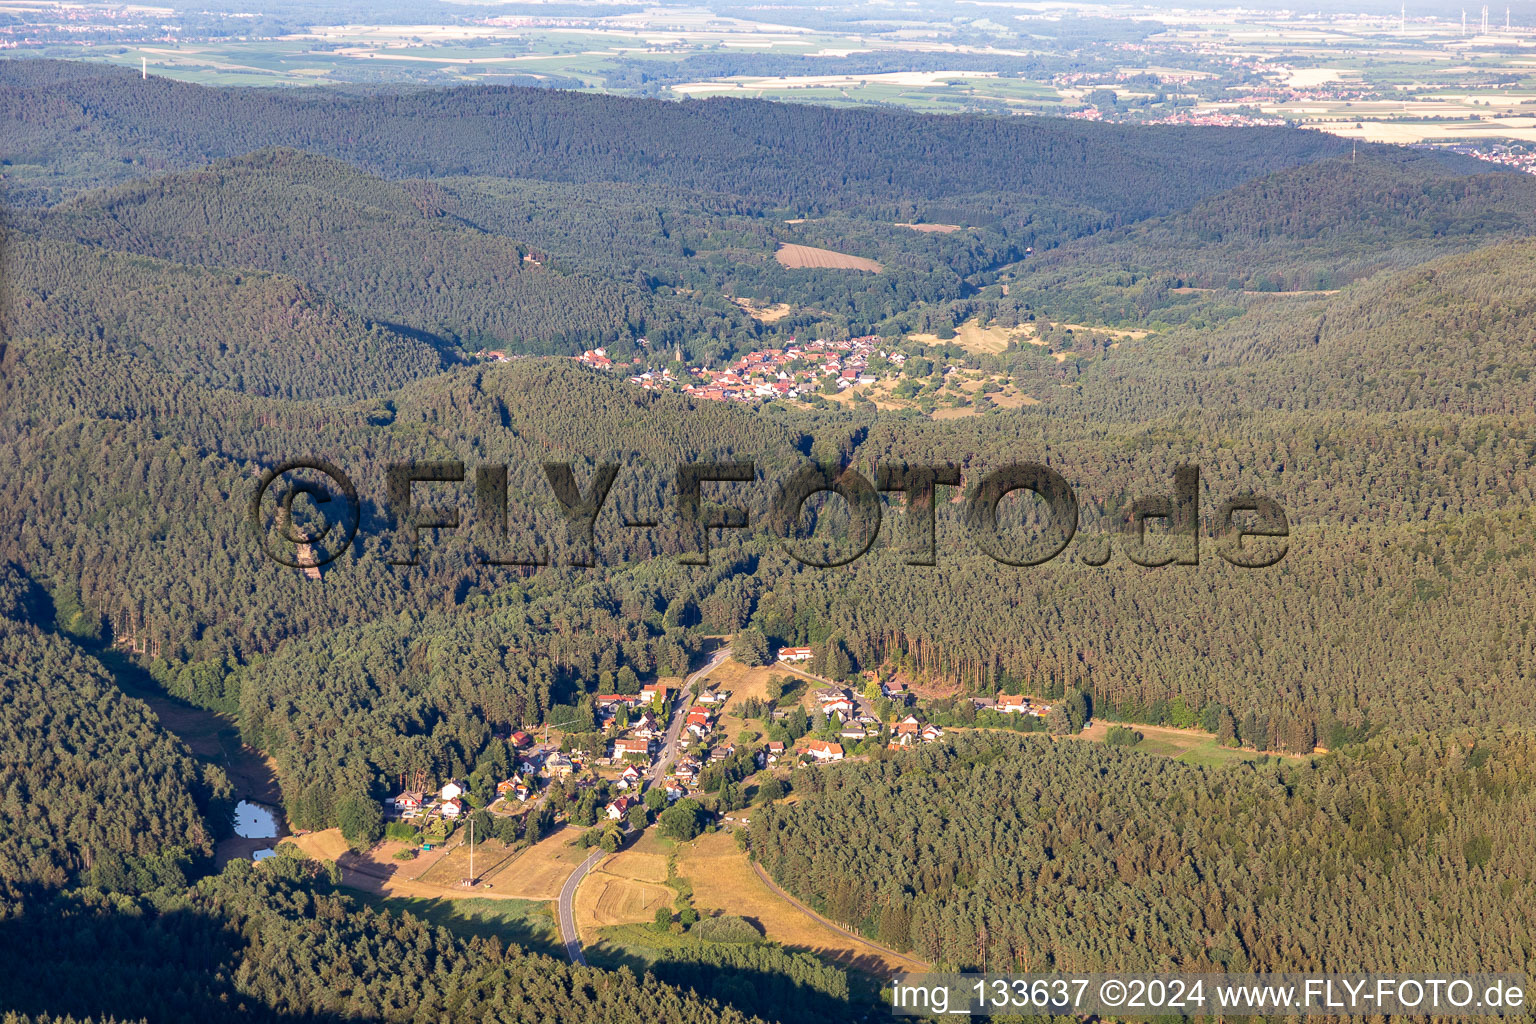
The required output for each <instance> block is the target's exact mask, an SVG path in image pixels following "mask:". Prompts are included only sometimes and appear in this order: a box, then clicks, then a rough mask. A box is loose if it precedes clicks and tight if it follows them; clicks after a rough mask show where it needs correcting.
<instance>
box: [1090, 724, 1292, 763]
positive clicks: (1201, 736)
mask: <svg viewBox="0 0 1536 1024" xmlns="http://www.w3.org/2000/svg"><path fill="white" fill-rule="evenodd" d="M1118 724H1121V723H1118V722H1104V721H1101V720H1095V721H1094V723H1093V724H1092V725H1090V726H1088V728H1086V729H1084V730H1083V731H1082V732H1081V733H1079V734H1078V735H1079V737H1080V738H1082V739H1085V740H1089V741H1092V742H1099V743H1102V742H1103V741H1104V739H1105V738H1106V737H1107V736H1108V734H1109V727H1110V726H1111V725H1118ZM1126 727H1127V728H1130V729H1135V730H1136V731H1137V732H1139V733H1141V735H1142V739H1141V742H1140V743H1137V744H1136V745H1135V746H1134V747H1132V748H1131V749H1132V750H1139V751H1141V752H1142V753H1144V754H1155V755H1157V756H1159V757H1171V758H1173V759H1174V760H1175V761H1183V762H1184V763H1185V764H1196V765H1200V766H1202V767H1205V768H1218V767H1220V766H1222V765H1227V764H1232V763H1234V762H1237V761H1256V760H1258V759H1259V758H1261V757H1283V758H1285V759H1287V760H1292V761H1299V760H1301V759H1303V758H1305V757H1307V756H1308V755H1306V754H1280V753H1275V752H1272V751H1271V752H1260V751H1257V750H1243V749H1240V748H1235V747H1224V746H1222V745H1221V743H1220V742H1219V741H1218V740H1217V739H1216V737H1215V736H1212V735H1211V734H1210V733H1207V732H1201V731H1200V730H1198V729H1173V728H1169V727H1168V726H1162V725H1135V724H1127V726H1126Z"/></svg>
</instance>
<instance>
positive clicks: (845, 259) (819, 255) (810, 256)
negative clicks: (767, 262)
mask: <svg viewBox="0 0 1536 1024" xmlns="http://www.w3.org/2000/svg"><path fill="white" fill-rule="evenodd" d="M773 258H774V259H776V260H778V261H779V262H780V263H782V264H783V265H784V266H786V267H790V268H792V269H803V268H807V267H813V268H817V269H828V270H868V271H870V272H871V273H875V274H878V273H880V269H881V268H880V264H878V263H876V262H875V261H874V260H867V259H865V258H864V257H862V256H849V255H848V254H847V253H844V252H834V251H833V250H831V249H818V248H816V247H815V246H811V245H791V244H785V245H781V246H779V251H778V252H776V253H774V254H773Z"/></svg>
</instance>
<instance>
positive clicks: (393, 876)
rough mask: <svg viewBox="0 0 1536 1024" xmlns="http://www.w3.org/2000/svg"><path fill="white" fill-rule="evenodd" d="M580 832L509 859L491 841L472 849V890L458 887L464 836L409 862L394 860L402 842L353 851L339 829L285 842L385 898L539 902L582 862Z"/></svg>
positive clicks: (559, 835)
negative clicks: (476, 882)
mask: <svg viewBox="0 0 1536 1024" xmlns="http://www.w3.org/2000/svg"><path fill="white" fill-rule="evenodd" d="M580 831H581V830H580V829H576V828H572V827H566V828H563V829H561V830H560V831H558V832H555V833H554V834H552V835H550V836H548V837H546V838H545V839H543V840H541V841H540V842H538V843H537V844H535V845H533V846H531V847H528V848H527V849H525V850H523V851H522V852H521V853H519V854H516V855H511V854H510V853H509V851H508V850H507V849H506V847H504V846H502V844H501V843H499V842H497V841H495V840H487V841H486V842H484V843H482V844H480V845H479V846H477V847H476V848H475V868H476V872H477V873H478V874H479V876H480V884H479V885H478V886H476V888H475V889H474V890H473V892H471V891H470V890H468V889H465V888H463V887H462V886H460V884H459V883H460V881H461V880H462V879H464V878H465V877H467V876H468V875H469V849H468V847H466V846H465V845H464V844H463V842H462V841H461V838H462V833H461V834H459V835H455V837H454V838H453V839H452V840H450V845H449V847H448V848H447V849H439V850H432V851H430V852H423V853H418V854H417V855H416V857H415V858H413V859H411V860H403V861H402V860H395V854H397V853H399V852H400V851H402V850H405V849H407V848H408V846H407V844H405V843H401V842H385V843H380V844H379V845H378V846H376V847H374V848H373V849H372V850H369V851H367V852H365V853H357V852H354V851H353V850H352V849H351V848H350V847H348V845H347V842H346V840H344V839H342V837H341V830H340V829H334V828H331V829H326V830H324V831H322V832H310V833H307V834H305V835H302V836H290V837H288V838H286V839H284V840H283V842H284V843H292V844H293V845H295V846H297V847H298V848H299V849H300V850H302V851H304V853H305V854H306V855H307V856H309V857H312V858H314V859H316V860H330V861H335V862H336V864H337V865H338V866H339V867H340V868H341V874H342V881H343V883H344V884H346V885H348V886H351V887H352V888H355V889H361V890H363V891H366V892H373V893H378V894H380V895H385V896H410V897H431V898H435V899H469V898H473V897H479V898H484V899H521V900H534V901H538V902H542V901H546V900H553V899H557V898H558V897H559V895H560V886H561V885H562V884H563V883H564V882H565V879H566V876H567V875H569V874H570V873H571V871H572V870H573V869H574V868H575V867H576V866H577V865H578V864H580V863H581V861H582V858H583V857H584V856H585V855H586V852H587V851H585V850H580V849H577V848H576V847H574V846H572V845H571V843H572V841H573V840H574V839H575V838H576V836H577V835H579V834H580Z"/></svg>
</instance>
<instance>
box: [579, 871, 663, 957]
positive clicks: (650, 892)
mask: <svg viewBox="0 0 1536 1024" xmlns="http://www.w3.org/2000/svg"><path fill="white" fill-rule="evenodd" d="M676 896H677V893H675V892H673V891H672V890H671V889H669V888H667V887H666V886H665V885H659V884H657V883H655V882H643V881H641V880H639V879H637V878H624V877H621V876H619V875H611V874H609V873H608V872H606V871H603V870H601V869H599V870H595V871H593V872H592V873H591V874H589V875H587V877H586V880H585V881H583V882H582V883H581V888H580V889H577V890H576V928H577V930H578V931H580V932H581V935H582V938H583V940H585V939H586V938H587V937H588V936H590V935H593V934H594V933H595V932H596V929H598V928H602V927H606V926H608V925H615V924H643V923H644V922H646V921H650V920H651V919H653V918H654V917H655V916H656V910H657V908H659V907H665V906H670V905H671V903H672V900H673V899H674V898H675V897H676Z"/></svg>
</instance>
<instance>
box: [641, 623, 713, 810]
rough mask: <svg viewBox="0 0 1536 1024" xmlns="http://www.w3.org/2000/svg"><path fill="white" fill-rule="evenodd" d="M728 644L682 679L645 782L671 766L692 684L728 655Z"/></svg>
mask: <svg viewBox="0 0 1536 1024" xmlns="http://www.w3.org/2000/svg"><path fill="white" fill-rule="evenodd" d="M730 654H731V648H730V646H729V645H727V646H725V647H722V648H720V649H719V650H718V651H716V652H715V653H714V654H711V655H710V656H709V661H707V662H705V663H704V667H702V668H700V669H699V670H698V671H697V672H695V673H694V674H693V675H691V676H689V677H688V678H687V679H684V680H683V689H682V692H681V693H679V694H678V695H677V700H676V701H675V702H673V704H672V720H671V721H670V722H669V723H668V724H667V734H666V736H665V738H664V739H663V740H662V744H661V752H660V753H659V754H657V755H656V763H655V764H653V765H651V770H650V772H648V773H647V774H646V782H647V783H648V784H649V785H652V786H654V785H656V784H657V783H659V782H661V780H662V778H663V777H664V776H665V775H666V774H667V769H668V768H671V767H672V762H673V761H676V760H677V738H678V737H679V736H681V735H682V733H683V723H684V722H686V721H687V720H688V715H687V712H686V709H687V708H688V706H689V705H691V704H692V703H693V694H692V692H691V691H692V689H693V684H694V683H696V682H698V681H699V680H700V679H703V678H704V677H705V676H707V675H709V674H710V673H711V672H713V671H714V670H715V669H717V668H719V667H720V664H721V662H723V661H725V659H726V658H728V657H730Z"/></svg>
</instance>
